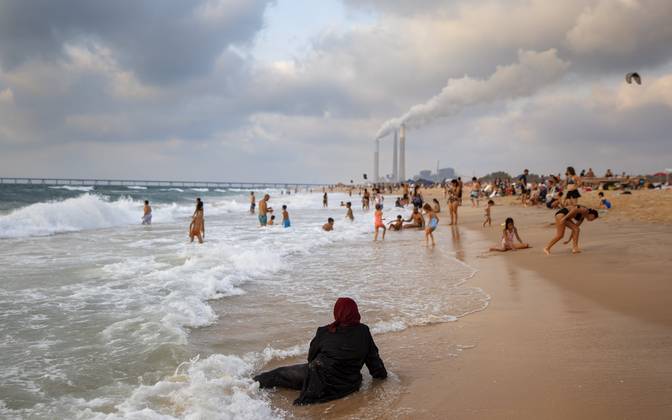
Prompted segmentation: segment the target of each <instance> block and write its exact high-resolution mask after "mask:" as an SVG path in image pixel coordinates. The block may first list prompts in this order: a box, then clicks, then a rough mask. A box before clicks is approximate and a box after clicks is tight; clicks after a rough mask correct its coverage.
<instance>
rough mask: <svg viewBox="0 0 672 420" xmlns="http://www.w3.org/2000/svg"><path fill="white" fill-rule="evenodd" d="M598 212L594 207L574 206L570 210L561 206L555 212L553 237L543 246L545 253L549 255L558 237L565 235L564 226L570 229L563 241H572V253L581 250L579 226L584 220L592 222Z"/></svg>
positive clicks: (566, 242)
mask: <svg viewBox="0 0 672 420" xmlns="http://www.w3.org/2000/svg"><path fill="white" fill-rule="evenodd" d="M598 216H599V214H598V213H597V210H595V209H589V208H587V207H583V206H576V207H574V208H572V209H571V210H570V209H568V208H566V207H563V208H561V209H560V210H558V211H557V212H556V213H555V227H556V232H555V237H553V239H551V241H550V242H549V243H548V245H546V247H545V248H544V252H545V253H546V255H551V248H552V247H553V245H555V244H556V243H557V242H558V241H559V240H560V239H562V238H563V237H564V236H565V228H569V229H571V231H572V235H571V236H570V238H569V239H568V240H567V241H565V242H564V243H565V244H568V243H569V242H570V241H573V243H572V253H573V254H578V253H579V252H581V250H580V249H579V233H580V231H581V229H580V228H579V226H581V224H582V223H583V221H584V220H588V221H589V222H592V221H593V220H595V219H597V217H598Z"/></svg>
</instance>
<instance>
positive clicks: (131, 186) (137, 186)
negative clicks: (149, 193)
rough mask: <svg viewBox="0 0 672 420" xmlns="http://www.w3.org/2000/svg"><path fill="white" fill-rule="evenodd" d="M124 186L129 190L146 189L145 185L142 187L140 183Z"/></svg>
mask: <svg viewBox="0 0 672 420" xmlns="http://www.w3.org/2000/svg"><path fill="white" fill-rule="evenodd" d="M126 188H128V189H129V190H146V189H147V187H143V186H142V185H129V186H127V187H126Z"/></svg>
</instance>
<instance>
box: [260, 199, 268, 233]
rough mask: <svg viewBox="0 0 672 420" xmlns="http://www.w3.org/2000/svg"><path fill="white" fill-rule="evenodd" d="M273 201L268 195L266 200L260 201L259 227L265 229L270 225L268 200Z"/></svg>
mask: <svg viewBox="0 0 672 420" xmlns="http://www.w3.org/2000/svg"><path fill="white" fill-rule="evenodd" d="M270 199H271V196H270V195H268V194H265V195H264V198H262V199H261V201H259V225H260V226H261V227H264V226H266V225H267V224H268V214H267V213H268V210H269V209H268V200H270Z"/></svg>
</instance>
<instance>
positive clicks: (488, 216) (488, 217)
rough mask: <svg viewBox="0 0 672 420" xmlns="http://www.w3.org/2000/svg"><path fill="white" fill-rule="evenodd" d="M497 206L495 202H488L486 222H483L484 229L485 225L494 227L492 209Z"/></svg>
mask: <svg viewBox="0 0 672 420" xmlns="http://www.w3.org/2000/svg"><path fill="white" fill-rule="evenodd" d="M494 205H495V202H494V201H492V200H488V205H487V206H486V207H485V220H484V221H483V227H485V225H488V226H492V218H491V217H490V209H491V208H492V206H494Z"/></svg>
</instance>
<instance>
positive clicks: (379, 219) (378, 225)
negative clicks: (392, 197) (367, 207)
mask: <svg viewBox="0 0 672 420" xmlns="http://www.w3.org/2000/svg"><path fill="white" fill-rule="evenodd" d="M373 220H374V228H375V233H374V235H373V240H374V241H377V240H378V230H379V229H383V240H385V232H386V231H387V228H386V227H385V223H384V222H383V206H382V205H381V204H376V212H375V213H374V214H373Z"/></svg>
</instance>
